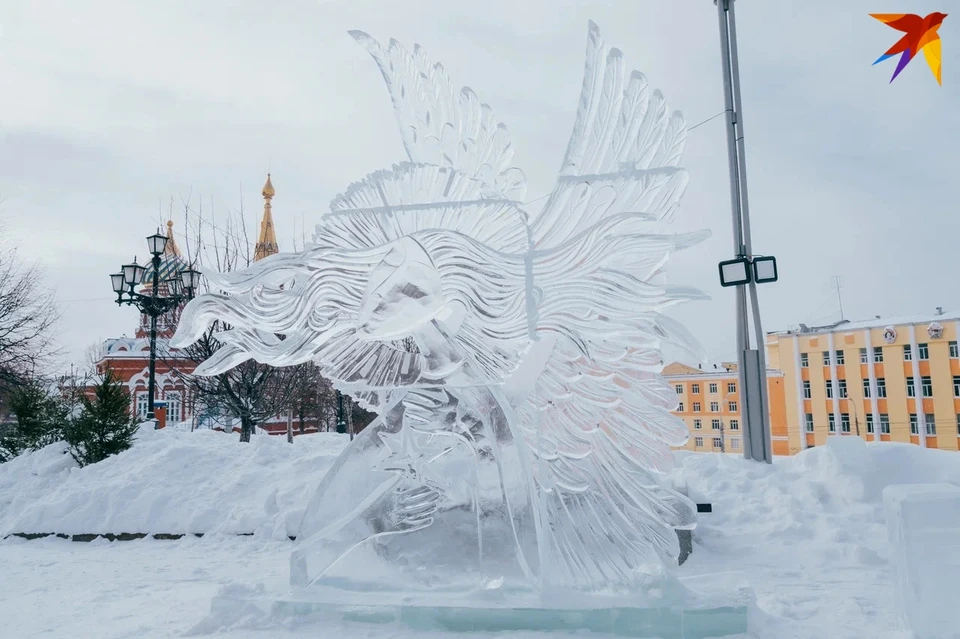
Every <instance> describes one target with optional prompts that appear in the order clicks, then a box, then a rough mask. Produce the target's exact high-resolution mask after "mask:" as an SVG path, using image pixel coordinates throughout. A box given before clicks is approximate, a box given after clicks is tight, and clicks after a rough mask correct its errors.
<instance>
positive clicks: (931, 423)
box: [923, 413, 937, 435]
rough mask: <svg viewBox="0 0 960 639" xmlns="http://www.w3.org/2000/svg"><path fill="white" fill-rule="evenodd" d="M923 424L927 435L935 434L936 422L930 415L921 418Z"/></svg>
mask: <svg viewBox="0 0 960 639" xmlns="http://www.w3.org/2000/svg"><path fill="white" fill-rule="evenodd" d="M923 423H924V424H926V425H927V435H936V434H937V420H936V419H934V416H933V415H931V414H930V413H927V414H926V415H924V416H923Z"/></svg>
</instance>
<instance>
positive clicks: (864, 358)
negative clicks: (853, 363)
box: [860, 348, 870, 364]
mask: <svg viewBox="0 0 960 639" xmlns="http://www.w3.org/2000/svg"><path fill="white" fill-rule="evenodd" d="M869 361H870V358H869V357H868V356H867V349H865V348H861V349H860V363H861V364H866V363H867V362H869Z"/></svg>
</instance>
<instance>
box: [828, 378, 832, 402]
mask: <svg viewBox="0 0 960 639" xmlns="http://www.w3.org/2000/svg"><path fill="white" fill-rule="evenodd" d="M827 399H833V383H832V380H829V379H828V380H827Z"/></svg>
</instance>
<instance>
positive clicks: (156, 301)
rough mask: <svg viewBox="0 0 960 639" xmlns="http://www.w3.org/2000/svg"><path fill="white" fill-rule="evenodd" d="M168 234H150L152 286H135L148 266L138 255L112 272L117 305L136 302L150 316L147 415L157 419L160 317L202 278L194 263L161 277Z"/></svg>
mask: <svg viewBox="0 0 960 639" xmlns="http://www.w3.org/2000/svg"><path fill="white" fill-rule="evenodd" d="M167 241H168V238H167V236H166V235H163V234H162V233H160V232H159V231H157V233H155V234H154V235H151V236H149V237H147V248H148V250H149V251H150V255H151V256H152V257H151V267H152V269H153V270H152V271H151V273H150V280H151V281H150V282H149V284H150V290H149V292H147V293H141V292H138V291H137V290H136V287H137V286H139V285H140V284H141V283H143V277H144V274H145V273H146V271H147V267H145V266H142V265H140V264H138V263H137V258H134V259H133V262H131V263H130V264H124V265H123V266H121V267H120V272H118V273H112V274H111V275H110V284H111V286H112V288H113V292H114V293H116V294H117V299H116V302H117V305H119V306H123V305H124V304H126V305H129V306H135V307H137V308H138V309H140V312H141V313H144V314H145V315H147V316H148V317H149V318H150V377H149V383H148V388H147V419H148V420H151V421H152V420H154V419H155V415H154V396H155V394H156V383H157V382H156V370H157V318H158V317H160V316H161V315H163V314H164V313H167V312H168V311H170V310H171V309H174V308H176V307H177V306H179V305H181V304H183V303H185V302H188V301H189V300H191V299H193V296H194V293H195V292H196V289H197V285H198V284H199V282H200V278H199V275H200V274H199V273H198V272H197V271H195V270H194V269H193V268H192V267H187V268H185V269H182V270H179V271H177V270H174V271H173V273H171V274H169V275H168V276H167V277H165V278H164V279H162V280H161V279H160V267H161V265H162V259H161V257H160V256H161V255H163V253H164V251H165V250H166V247H167ZM161 284H166V291H165V292H164V293H163V294H162V295H161V291H160V285H161Z"/></svg>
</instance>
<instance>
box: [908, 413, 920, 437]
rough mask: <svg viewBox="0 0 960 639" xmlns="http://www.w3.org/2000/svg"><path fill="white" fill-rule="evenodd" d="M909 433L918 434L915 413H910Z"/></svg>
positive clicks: (918, 424) (918, 426)
mask: <svg viewBox="0 0 960 639" xmlns="http://www.w3.org/2000/svg"><path fill="white" fill-rule="evenodd" d="M910 434H911V435H919V434H920V423H919V422H918V421H917V416H916V415H910Z"/></svg>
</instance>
